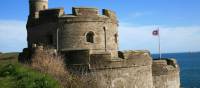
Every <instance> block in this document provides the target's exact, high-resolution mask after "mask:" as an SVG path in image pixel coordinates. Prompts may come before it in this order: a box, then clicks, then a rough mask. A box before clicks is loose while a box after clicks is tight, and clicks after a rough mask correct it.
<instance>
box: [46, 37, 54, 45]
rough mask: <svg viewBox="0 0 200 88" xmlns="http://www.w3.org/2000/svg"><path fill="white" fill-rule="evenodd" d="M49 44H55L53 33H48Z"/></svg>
mask: <svg viewBox="0 0 200 88" xmlns="http://www.w3.org/2000/svg"><path fill="white" fill-rule="evenodd" d="M47 38H48V44H53V35H47Z"/></svg>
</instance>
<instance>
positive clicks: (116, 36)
mask: <svg viewBox="0 0 200 88" xmlns="http://www.w3.org/2000/svg"><path fill="white" fill-rule="evenodd" d="M114 37H115V43H117V41H118V35H117V34H115V35H114Z"/></svg>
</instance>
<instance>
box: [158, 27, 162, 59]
mask: <svg viewBox="0 0 200 88" xmlns="http://www.w3.org/2000/svg"><path fill="white" fill-rule="evenodd" d="M158 51H159V58H160V59H161V58H162V54H161V46H160V29H159V28H158Z"/></svg>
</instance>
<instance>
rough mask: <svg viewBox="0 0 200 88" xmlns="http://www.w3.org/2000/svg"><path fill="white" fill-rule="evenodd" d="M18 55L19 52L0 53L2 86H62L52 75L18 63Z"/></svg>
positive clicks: (3, 87) (2, 87)
mask: <svg viewBox="0 0 200 88" xmlns="http://www.w3.org/2000/svg"><path fill="white" fill-rule="evenodd" d="M17 56H18V53H4V54H0V85H1V86H0V87H1V88H60V86H59V83H58V82H57V81H56V80H55V79H53V78H52V77H51V76H49V75H47V74H42V73H40V72H38V71H35V70H32V69H31V68H30V67H28V66H25V65H23V64H20V63H18V61H17Z"/></svg>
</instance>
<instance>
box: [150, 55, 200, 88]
mask: <svg viewBox="0 0 200 88" xmlns="http://www.w3.org/2000/svg"><path fill="white" fill-rule="evenodd" d="M152 56H153V58H158V57H159V55H158V54H153V55H152ZM162 57H163V58H175V59H176V60H177V62H178V64H179V66H180V79H181V88H200V52H188V53H166V54H162Z"/></svg>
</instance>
